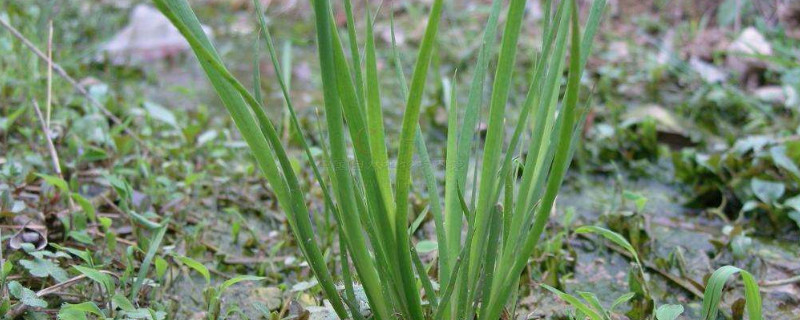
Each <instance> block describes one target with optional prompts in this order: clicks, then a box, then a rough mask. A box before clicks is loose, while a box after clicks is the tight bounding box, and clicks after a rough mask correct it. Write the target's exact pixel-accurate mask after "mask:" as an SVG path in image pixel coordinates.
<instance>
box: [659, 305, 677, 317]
mask: <svg viewBox="0 0 800 320" xmlns="http://www.w3.org/2000/svg"><path fill="white" fill-rule="evenodd" d="M682 313H683V306H682V305H679V304H665V305H662V306H660V307H658V309H656V319H658V320H675V319H678V317H679V316H680V315H681V314H682Z"/></svg>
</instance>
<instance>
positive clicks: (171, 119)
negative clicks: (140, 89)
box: [144, 101, 178, 128]
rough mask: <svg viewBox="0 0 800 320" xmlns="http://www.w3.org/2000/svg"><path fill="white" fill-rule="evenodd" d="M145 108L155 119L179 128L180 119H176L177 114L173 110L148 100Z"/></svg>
mask: <svg viewBox="0 0 800 320" xmlns="http://www.w3.org/2000/svg"><path fill="white" fill-rule="evenodd" d="M144 109H145V110H147V113H148V114H150V116H151V117H153V119H156V120H158V121H161V122H164V123H166V124H168V125H170V126H173V127H175V128H178V120H176V119H175V115H174V114H173V113H172V111H169V110H168V109H167V108H164V107H162V106H161V105H159V104H156V103H153V102H149V101H146V102H145V103H144Z"/></svg>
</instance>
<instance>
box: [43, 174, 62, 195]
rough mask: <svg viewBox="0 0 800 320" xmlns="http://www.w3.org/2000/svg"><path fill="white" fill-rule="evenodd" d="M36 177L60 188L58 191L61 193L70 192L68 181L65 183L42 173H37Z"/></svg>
mask: <svg viewBox="0 0 800 320" xmlns="http://www.w3.org/2000/svg"><path fill="white" fill-rule="evenodd" d="M36 176H37V177H39V178H42V179H43V180H44V181H45V182H47V184H49V185H51V186H54V187H56V188H58V190H60V191H61V192H66V193H69V192H70V191H69V185H68V184H67V182H66V181H64V179H61V178H59V177H56V176H51V175H47V174H42V173H36Z"/></svg>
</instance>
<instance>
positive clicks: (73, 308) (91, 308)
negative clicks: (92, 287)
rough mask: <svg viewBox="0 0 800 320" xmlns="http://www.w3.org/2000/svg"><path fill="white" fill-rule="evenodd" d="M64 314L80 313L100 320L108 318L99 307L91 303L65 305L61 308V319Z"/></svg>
mask: <svg viewBox="0 0 800 320" xmlns="http://www.w3.org/2000/svg"><path fill="white" fill-rule="evenodd" d="M62 312H65V313H66V314H70V315H71V314H72V312H80V313H82V314H84V315H85V314H87V313H89V314H93V315H96V316H98V317H100V319H104V318H105V317H106V315H105V313H103V311H102V310H100V307H98V306H97V304H95V303H94V302H91V301H87V302H83V303H78V304H70V303H65V304H64V305H62V306H61V310H59V312H58V314H59V319H61V313H62Z"/></svg>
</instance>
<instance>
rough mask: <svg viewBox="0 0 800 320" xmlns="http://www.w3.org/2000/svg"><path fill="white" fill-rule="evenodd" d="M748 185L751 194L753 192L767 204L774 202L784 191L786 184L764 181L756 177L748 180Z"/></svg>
mask: <svg viewBox="0 0 800 320" xmlns="http://www.w3.org/2000/svg"><path fill="white" fill-rule="evenodd" d="M750 187H751V188H752V190H753V194H755V195H756V197H757V198H758V199H759V200H761V201H762V202H764V203H767V204H772V203H774V202H775V201H777V200H778V199H780V198H781V197H782V196H783V194H784V192H786V186H785V185H784V184H783V183H781V182H774V181H766V180H761V179H758V178H755V179H753V180H752V181H750Z"/></svg>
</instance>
